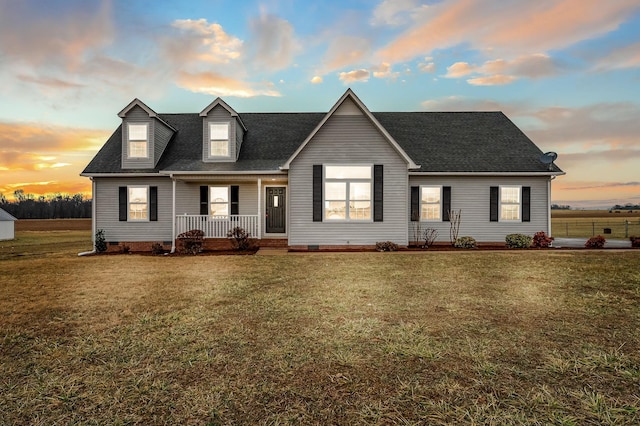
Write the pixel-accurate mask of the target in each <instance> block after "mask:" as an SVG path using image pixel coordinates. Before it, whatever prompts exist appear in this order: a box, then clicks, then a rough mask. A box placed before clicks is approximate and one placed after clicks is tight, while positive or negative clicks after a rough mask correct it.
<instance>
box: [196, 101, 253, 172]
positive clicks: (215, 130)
mask: <svg viewBox="0 0 640 426" xmlns="http://www.w3.org/2000/svg"><path fill="white" fill-rule="evenodd" d="M200 117H202V161H204V162H207V163H215V162H227V161H236V160H237V159H238V156H239V155H240V147H241V146H242V140H243V138H244V133H245V132H246V131H247V128H246V127H245V125H244V123H243V122H242V119H241V118H240V116H239V115H238V113H237V112H236V111H235V110H234V109H233V108H231V107H230V106H229V105H228V104H227V103H226V102H225V101H223V100H222V99H220V98H217V99H216V100H215V101H213V102H211V103H210V104H209V105H208V106H207V107H206V108H205V109H204V110H202V112H201V113H200Z"/></svg>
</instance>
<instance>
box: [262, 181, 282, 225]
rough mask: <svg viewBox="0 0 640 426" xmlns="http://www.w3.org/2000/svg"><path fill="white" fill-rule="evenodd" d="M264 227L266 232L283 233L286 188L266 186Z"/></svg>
mask: <svg viewBox="0 0 640 426" xmlns="http://www.w3.org/2000/svg"><path fill="white" fill-rule="evenodd" d="M266 201H267V209H266V215H267V216H266V229H265V231H266V232H267V233H268V234H284V233H285V232H286V228H285V224H286V223H287V214H286V213H287V204H286V201H287V188H285V187H284V186H270V187H267V200H266Z"/></svg>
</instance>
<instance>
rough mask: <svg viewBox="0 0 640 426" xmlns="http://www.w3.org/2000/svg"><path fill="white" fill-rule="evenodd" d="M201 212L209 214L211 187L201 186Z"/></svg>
mask: <svg viewBox="0 0 640 426" xmlns="http://www.w3.org/2000/svg"><path fill="white" fill-rule="evenodd" d="M200 214H209V187H208V186H206V185H203V186H201V187H200Z"/></svg>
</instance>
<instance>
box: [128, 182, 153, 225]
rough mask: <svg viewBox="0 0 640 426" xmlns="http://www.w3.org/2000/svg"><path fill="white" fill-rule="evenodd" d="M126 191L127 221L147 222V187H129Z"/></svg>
mask: <svg viewBox="0 0 640 426" xmlns="http://www.w3.org/2000/svg"><path fill="white" fill-rule="evenodd" d="M127 191H128V200H129V201H128V211H129V220H149V187H148V186H129V187H127Z"/></svg>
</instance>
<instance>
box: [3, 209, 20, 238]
mask: <svg viewBox="0 0 640 426" xmlns="http://www.w3.org/2000/svg"><path fill="white" fill-rule="evenodd" d="M16 220H18V219H16V218H15V217H13V216H12V215H10V214H9V213H7V212H6V211H4V210H2V209H0V241H3V240H13V239H14V238H15V237H16V231H15V221H16Z"/></svg>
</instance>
